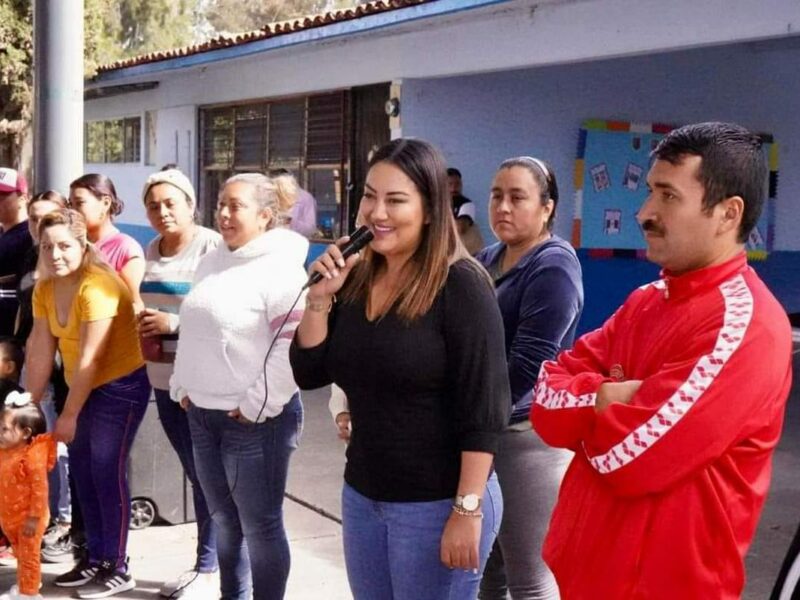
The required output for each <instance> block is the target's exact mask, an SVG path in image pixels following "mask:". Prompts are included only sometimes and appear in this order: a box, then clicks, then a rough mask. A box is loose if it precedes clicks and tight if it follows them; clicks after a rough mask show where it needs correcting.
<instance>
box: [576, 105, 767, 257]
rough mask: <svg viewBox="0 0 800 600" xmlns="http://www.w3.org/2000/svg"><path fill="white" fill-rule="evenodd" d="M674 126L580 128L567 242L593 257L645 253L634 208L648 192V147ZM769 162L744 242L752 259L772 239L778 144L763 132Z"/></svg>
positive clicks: (597, 124)
mask: <svg viewBox="0 0 800 600" xmlns="http://www.w3.org/2000/svg"><path fill="white" fill-rule="evenodd" d="M673 128H674V126H672V125H664V124H658V123H629V122H626V121H605V120H589V121H585V122H584V123H583V126H582V127H581V129H580V131H579V139H578V156H577V160H576V161H575V181H574V183H575V216H574V219H573V226H572V243H573V245H574V246H575V247H576V248H587V249H589V251H590V255H593V256H639V257H642V258H643V257H644V250H645V242H644V236H643V235H642V231H641V228H640V227H639V224H638V222H637V221H636V213H637V211H638V210H639V207H640V206H641V205H642V203H643V202H644V200H645V198H646V197H647V185H646V177H647V171H648V169H649V167H650V152H651V151H652V150H653V149H654V148H655V147H656V145H657V144H658V142H659V141H660V140H661V139H662V138H663V137H664V135H665V134H666V133H668V132H669V131H670V130H672V129H673ZM761 137H762V140H763V142H764V146H763V148H764V153H765V158H766V160H767V161H768V165H769V181H768V190H766V192H767V201H766V205H765V207H764V211H763V212H762V215H761V218H760V220H759V222H758V224H757V226H756V227H755V229H754V230H753V233H752V234H751V235H750V239H748V241H747V250H748V255H749V257H750V258H751V259H756V260H757V259H764V258H766V256H767V253H768V252H769V251H770V250H771V249H772V245H773V240H774V215H775V208H774V202H775V198H776V196H777V184H778V145H777V144H776V143H775V142H774V140H773V138H772V136H770V135H765V134H762V136H761Z"/></svg>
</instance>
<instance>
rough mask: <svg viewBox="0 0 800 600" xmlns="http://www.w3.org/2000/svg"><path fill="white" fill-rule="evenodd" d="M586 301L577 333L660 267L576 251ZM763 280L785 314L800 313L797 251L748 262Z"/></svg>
mask: <svg viewBox="0 0 800 600" xmlns="http://www.w3.org/2000/svg"><path fill="white" fill-rule="evenodd" d="M578 258H579V259H580V261H581V268H582V269H583V285H584V289H585V295H586V301H585V307H584V311H583V316H582V317H581V321H580V323H579V325H578V333H579V334H583V333H586V332H587V331H591V330H592V329H596V328H597V327H599V326H600V325H602V324H603V321H605V320H606V319H607V318H608V317H609V316H610V315H611V314H612V313H613V312H614V311H615V310H616V309H617V308H618V307H619V306H620V305H621V304H622V303H623V302H624V301H625V298H627V296H628V294H630V293H631V292H632V291H633V290H634V289H636V288H637V287H639V286H641V285H644V284H646V283H649V282H651V281H654V280H655V279H658V274H659V268H658V266H656V265H654V264H653V263H651V262H649V261H646V260H642V259H638V258H613V259H612V258H608V259H604V258H590V257H589V255H588V252H587V251H586V250H579V251H578ZM750 265H751V266H752V267H753V268H754V269H755V270H756V272H757V273H758V275H759V276H760V277H761V279H763V280H764V283H766V284H767V286H768V287H769V288H770V290H772V292H773V293H774V294H775V295H776V296H777V297H778V299H779V300H780V301H781V303H782V304H783V306H784V308H786V312H788V313H800V252H773V253H772V254H770V255H769V257H768V259H767V260H764V261H751V262H750Z"/></svg>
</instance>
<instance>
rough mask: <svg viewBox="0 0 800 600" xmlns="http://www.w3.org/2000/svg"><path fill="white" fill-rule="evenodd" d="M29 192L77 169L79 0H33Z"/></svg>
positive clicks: (62, 181)
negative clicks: (32, 92) (30, 177)
mask: <svg viewBox="0 0 800 600" xmlns="http://www.w3.org/2000/svg"><path fill="white" fill-rule="evenodd" d="M33 64H34V67H33V87H34V105H33V128H34V138H33V181H34V187H33V191H34V192H39V191H44V190H48V189H53V190H57V191H59V192H61V193H62V194H66V193H67V192H68V191H69V190H68V188H69V183H70V182H71V181H72V180H73V179H75V178H76V177H79V176H80V175H81V174H82V172H83V0H56V1H54V0H34V7H33Z"/></svg>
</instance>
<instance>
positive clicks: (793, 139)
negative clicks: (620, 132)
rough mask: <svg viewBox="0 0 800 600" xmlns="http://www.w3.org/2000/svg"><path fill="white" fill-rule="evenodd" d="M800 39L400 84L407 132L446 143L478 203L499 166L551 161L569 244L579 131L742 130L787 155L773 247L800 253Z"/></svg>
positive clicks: (467, 189)
mask: <svg viewBox="0 0 800 600" xmlns="http://www.w3.org/2000/svg"><path fill="white" fill-rule="evenodd" d="M796 42H800V39H795V41H794V42H792V41H791V40H789V41H786V42H783V43H773V42H770V43H766V44H757V45H749V44H740V45H736V46H728V47H717V48H706V49H701V50H692V51H683V52H676V53H666V54H660V55H652V56H644V57H636V58H626V59H617V60H607V61H598V62H591V63H584V64H578V65H563V66H556V67H544V68H539V69H527V70H520V71H511V72H506V73H494V74H485V75H478V76H467V77H456V78H448V79H440V80H429V79H427V80H408V79H407V80H405V81H404V82H403V114H402V118H403V134H404V135H406V136H409V135H411V136H419V137H423V138H425V139H428V140H431V141H432V142H434V143H436V144H438V145H439V147H440V148H441V149H442V150H443V152H444V153H445V155H446V156H447V158H448V160H449V161H450V163H451V164H452V165H453V166H456V167H458V168H459V169H461V171H462V173H463V174H464V185H465V190H464V191H465V194H466V195H467V196H469V197H471V198H473V199H474V200H476V201H477V202H478V203H479V206H480V210H479V216H480V218H481V225H482V227H483V229H484V232H485V236H486V239H487V240H490V239H493V236H492V234H491V232H490V231H489V229H488V226H487V216H486V209H487V198H488V190H489V188H490V185H491V179H492V176H493V174H494V170H495V169H496V167H497V165H498V164H499V163H500V162H501V161H502V160H503V159H504V158H508V157H510V156H517V155H521V154H531V155H533V156H538V157H542V158H545V159H547V160H548V161H550V162H551V163H552V164H553V166H554V168H555V170H556V173H557V175H558V180H559V188H560V192H561V202H560V205H559V209H558V211H559V218H558V221H557V232H558V233H559V234H560V235H562V236H564V237H567V239H569V237H568V236H569V231H570V225H571V220H572V214H573V202H572V197H573V193H574V186H573V181H572V174H573V165H574V160H575V155H576V151H577V139H578V129H579V128H580V126H581V122H582V121H584V120H585V119H588V118H601V119H614V120H621V121H635V122H662V123H673V124H685V123H691V122H698V121H708V120H727V121H734V122H738V123H741V124H742V125H744V126H746V127H749V128H751V129H753V130H755V131H759V132H767V133H773V134H774V135H775V138H776V141H777V142H778V144H779V147H780V176H779V185H778V199H777V205H776V208H777V218H776V240H775V241H776V249H777V250H800V216H798V215H800V169H798V165H799V164H800V118H798V114H800V76H798V72H800V71H798V66H799V65H800V43H796Z"/></svg>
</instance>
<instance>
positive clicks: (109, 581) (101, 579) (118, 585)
mask: <svg viewBox="0 0 800 600" xmlns="http://www.w3.org/2000/svg"><path fill="white" fill-rule="evenodd" d="M135 587H136V581H134V579H133V577H132V576H131V575H130V574H129V573H127V572H126V571H119V570H118V569H117V568H116V567H115V566H114V565H113V563H111V562H109V561H104V562H103V563H102V564H101V565H100V568H99V569H98V570H97V572H96V573H95V575H94V577H93V578H92V580H91V581H90V582H89V583H87V584H86V585H83V586H81V587H80V588H79V589H78V598H87V599H88V598H107V597H108V596H114V595H115V594H121V593H122V592H127V591H129V590H132V589H133V588H135Z"/></svg>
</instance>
